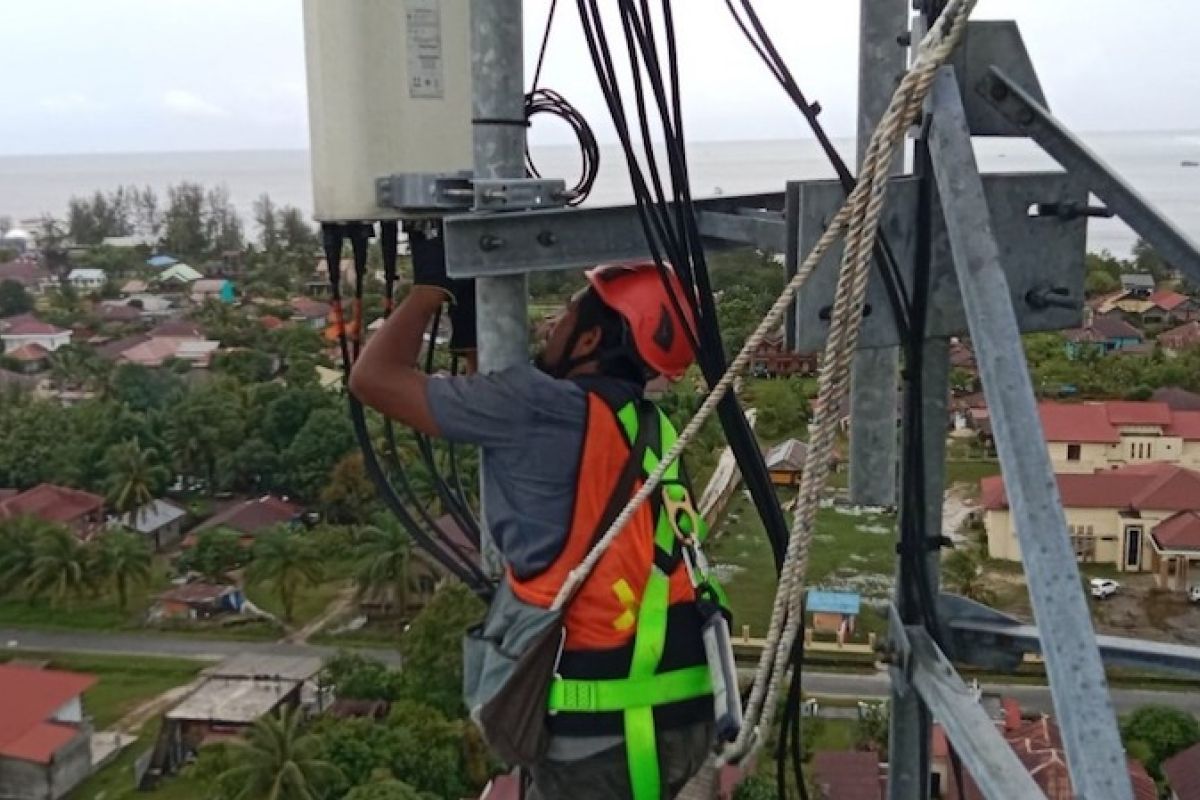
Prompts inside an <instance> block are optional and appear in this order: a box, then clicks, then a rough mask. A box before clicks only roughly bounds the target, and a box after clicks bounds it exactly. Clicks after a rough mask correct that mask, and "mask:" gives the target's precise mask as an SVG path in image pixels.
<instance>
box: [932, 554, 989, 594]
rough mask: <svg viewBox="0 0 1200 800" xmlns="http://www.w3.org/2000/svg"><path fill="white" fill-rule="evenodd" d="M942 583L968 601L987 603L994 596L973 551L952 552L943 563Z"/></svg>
mask: <svg viewBox="0 0 1200 800" xmlns="http://www.w3.org/2000/svg"><path fill="white" fill-rule="evenodd" d="M942 582H943V583H944V584H945V585H946V588H947V589H949V590H950V591H952V592H954V593H955V594H959V595H962V596H963V597H965V598H967V599H968V600H975V601H976V602H980V603H987V602H988V601H989V599H990V598H991V596H992V593H991V591H990V590H989V589H988V588H987V582H986V581H985V580H984V578H983V565H982V564H981V563H980V559H979V556H978V555H977V554H976V553H975V551H974V550H971V549H963V548H960V549H957V550H952V551H950V553H949V555H947V556H946V557H945V559H943V561H942Z"/></svg>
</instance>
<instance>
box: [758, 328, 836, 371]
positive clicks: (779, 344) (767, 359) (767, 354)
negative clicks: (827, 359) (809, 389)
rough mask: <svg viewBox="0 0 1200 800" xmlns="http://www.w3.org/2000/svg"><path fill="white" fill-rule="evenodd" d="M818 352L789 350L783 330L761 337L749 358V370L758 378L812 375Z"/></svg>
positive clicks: (817, 364)
mask: <svg viewBox="0 0 1200 800" xmlns="http://www.w3.org/2000/svg"><path fill="white" fill-rule="evenodd" d="M820 363H821V354H820V353H797V352H793V351H792V350H789V349H788V347H787V342H786V340H785V338H784V334H783V330H782V329H780V330H777V331H776V332H775V333H773V334H770V335H768V336H765V337H763V339H762V341H761V342H759V344H758V347H756V348H755V350H754V355H753V356H752V357H751V359H750V372H751V374H752V375H755V376H757V377H760V378H785V377H788V376H789V375H813V374H815V373H816V371H817V369H818V368H819V367H820Z"/></svg>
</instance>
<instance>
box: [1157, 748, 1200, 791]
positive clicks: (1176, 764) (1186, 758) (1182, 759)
mask: <svg viewBox="0 0 1200 800" xmlns="http://www.w3.org/2000/svg"><path fill="white" fill-rule="evenodd" d="M1162 771H1163V774H1164V775H1166V776H1167V782H1168V783H1169V784H1170V785H1171V789H1172V791H1174V792H1175V794H1176V795H1177V796H1178V797H1179V798H1180V800H1189V798H1196V797H1200V744H1194V745H1192V746H1191V747H1189V748H1187V749H1186V750H1181V751H1179V752H1178V753H1176V754H1175V755H1173V756H1171V757H1170V758H1168V759H1167V760H1166V761H1164V762H1163V765H1162Z"/></svg>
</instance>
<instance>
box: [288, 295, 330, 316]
mask: <svg viewBox="0 0 1200 800" xmlns="http://www.w3.org/2000/svg"><path fill="white" fill-rule="evenodd" d="M289 304H290V305H291V307H292V311H294V312H295V314H296V316H298V317H303V318H304V319H325V318H326V317H327V316H329V312H330V311H331V310H332V306H330V305H329V304H328V303H322V302H321V301H320V300H312V299H309V298H307V297H293V298H292V299H291V301H290V303H289Z"/></svg>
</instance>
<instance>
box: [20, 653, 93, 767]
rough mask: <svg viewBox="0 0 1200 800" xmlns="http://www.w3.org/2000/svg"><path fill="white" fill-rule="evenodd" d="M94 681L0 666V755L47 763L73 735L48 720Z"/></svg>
mask: <svg viewBox="0 0 1200 800" xmlns="http://www.w3.org/2000/svg"><path fill="white" fill-rule="evenodd" d="M95 682H96V678H95V677H94V676H92V675H84V674H82V673H77V672H64V671H62V670H49V669H31V668H29V667H19V666H13V665H12V664H0V708H2V709H4V713H3V714H0V756H8V757H9V758H18V759H21V760H23V761H34V762H37V763H40V764H48V763H50V760H51V759H52V758H53V756H54V753H55V751H57V750H58V749H59V748H60V747H62V746H63V745H64V744H66V743H67V742H68V741H70V740H71V739H72V738H73V737H74V736H75V734H76V729H74V728H72V727H70V726H67V725H58V724H55V723H53V722H50V720H51V719H52V718H53V717H54V715H55V714H57V713H58V712H59V711H60V710H61V709H62V708H63V706H65V705H66V704H67V703H69V702H71V701H72V700H74V699H75V698H77V697H79V696H80V695H82V694H83V693H84V692H85V691H86V690H87V689H89V688H91V686H92V685H93V684H95Z"/></svg>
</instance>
